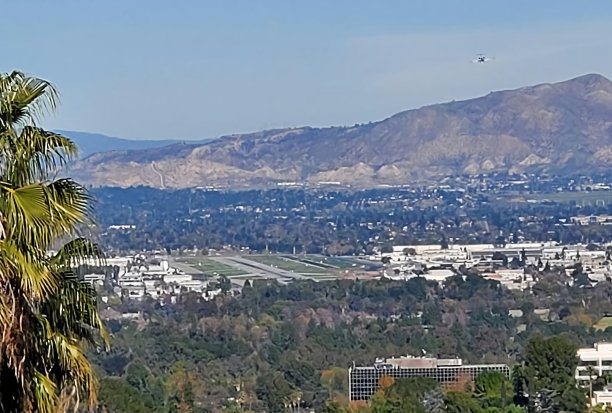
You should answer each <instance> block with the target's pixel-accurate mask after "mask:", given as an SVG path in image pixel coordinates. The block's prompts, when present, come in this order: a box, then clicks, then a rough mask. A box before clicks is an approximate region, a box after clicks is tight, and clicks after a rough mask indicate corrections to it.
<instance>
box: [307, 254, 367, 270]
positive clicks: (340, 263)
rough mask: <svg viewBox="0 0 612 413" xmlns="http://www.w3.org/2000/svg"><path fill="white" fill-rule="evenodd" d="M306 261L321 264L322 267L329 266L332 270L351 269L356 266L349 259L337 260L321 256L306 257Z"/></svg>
mask: <svg viewBox="0 0 612 413" xmlns="http://www.w3.org/2000/svg"><path fill="white" fill-rule="evenodd" d="M306 259H307V260H310V261H313V262H317V263H318V262H321V261H322V262H323V265H329V266H331V267H334V268H352V267H355V266H356V265H353V264H355V262H352V261H351V260H350V259H345V258H337V257H324V256H322V255H307V256H306Z"/></svg>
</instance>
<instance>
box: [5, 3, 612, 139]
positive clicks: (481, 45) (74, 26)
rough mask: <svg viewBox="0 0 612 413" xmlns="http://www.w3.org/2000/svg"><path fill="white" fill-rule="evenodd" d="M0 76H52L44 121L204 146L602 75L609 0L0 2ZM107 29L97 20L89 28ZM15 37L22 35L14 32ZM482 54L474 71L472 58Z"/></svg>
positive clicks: (611, 72)
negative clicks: (207, 141) (1, 18)
mask: <svg viewBox="0 0 612 413" xmlns="http://www.w3.org/2000/svg"><path fill="white" fill-rule="evenodd" d="M5 9H6V11H7V15H14V16H23V15H27V16H28V18H29V19H32V20H34V21H37V22H38V24H36V25H32V27H28V29H27V30H25V31H23V32H20V30H22V29H21V26H23V22H22V20H21V19H19V18H15V19H8V20H7V22H6V23H5V24H4V25H3V26H2V28H0V33H2V35H3V37H4V38H5V39H10V40H11V41H10V42H8V44H7V45H6V49H5V52H7V53H8V56H7V58H6V59H5V61H6V62H10V64H11V66H9V67H7V66H3V67H2V68H1V70H2V71H10V70H13V69H20V70H23V71H26V72H28V73H30V74H33V75H36V76H39V77H42V78H45V79H48V80H50V81H52V82H53V83H55V84H56V86H57V87H58V88H59V90H60V92H61V95H62V104H61V106H60V109H59V112H58V113H57V115H56V116H54V117H52V118H50V119H49V120H47V121H46V122H45V123H44V126H46V127H48V128H52V129H63V130H74V131H83V132H90V133H100V134H104V135H107V136H116V137H122V138H129V139H181V140H190V139H204V138H215V137H218V136H222V135H227V134H233V133H242V132H252V131H258V130H262V129H274V128H283V127H300V126H313V127H322V126H323V127H324V126H342V125H352V124H355V123H367V122H369V121H378V120H381V119H384V118H386V117H388V116H390V115H392V114H394V113H397V112H400V111H403V110H408V109H415V108H418V107H421V106H425V105H429V104H435V103H442V102H446V101H451V100H464V99H469V98H472V97H477V96H481V95H484V94H487V93H489V92H491V91H495V90H504V89H513V88H517V87H522V86H529V85H533V84H538V83H552V82H557V81H563V80H567V79H570V78H574V77H577V76H580V75H583V74H587V73H598V74H602V75H604V76H606V77H608V78H611V77H612V56H610V55H609V54H608V53H606V50H607V49H608V48H609V45H608V44H609V40H608V39H609V38H612V24H610V23H611V22H612V3H610V2H606V1H593V2H589V3H588V7H587V4H584V3H576V2H571V1H559V2H555V3H554V6H553V5H551V4H550V3H547V4H540V3H538V4H532V2H529V1H526V0H521V1H513V2H503V3H502V2H496V3H494V4H492V3H491V2H487V1H485V0H474V1H470V2H469V7H468V6H466V5H465V3H462V4H456V3H451V2H448V1H446V2H445V1H412V2H399V1H390V2H388V3H385V4H384V5H382V4H380V3H372V2H366V1H348V0H342V1H337V2H333V3H330V2H324V1H321V0H316V1H312V2H309V3H307V4H291V5H290V4H287V3H285V2H281V1H280V0H274V1H273V0H268V1H262V2H258V3H255V4H253V3H252V2H247V1H246V0H242V1H240V0H239V1H235V2H232V3H231V7H230V6H229V5H228V3H227V2H222V1H203V2H196V1H184V2H181V3H179V4H178V5H174V6H173V7H170V6H169V5H168V4H167V3H165V2H160V1H151V2H147V3H143V2H129V3H126V2H119V1H117V0H112V1H107V2H104V3H95V4H94V3H83V2H78V1H76V0H72V1H67V0H65V1H58V2H54V3H53V4H47V3H43V4H37V5H36V7H32V6H31V5H29V4H25V3H10V4H8V5H7V6H6V7H5ZM100 22H104V23H100ZM15 33H19V36H16V35H15ZM478 53H485V54H488V55H490V56H492V57H494V58H495V59H494V60H493V61H491V62H489V63H486V64H474V63H472V62H471V60H472V59H473V58H474V57H475V56H476V55H477V54H478Z"/></svg>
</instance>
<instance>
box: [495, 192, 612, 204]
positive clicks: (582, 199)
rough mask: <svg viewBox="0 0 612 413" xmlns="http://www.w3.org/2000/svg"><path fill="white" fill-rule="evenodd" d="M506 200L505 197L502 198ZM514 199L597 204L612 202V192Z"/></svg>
mask: <svg viewBox="0 0 612 413" xmlns="http://www.w3.org/2000/svg"><path fill="white" fill-rule="evenodd" d="M502 198H505V197H502ZM512 198H522V199H524V200H525V201H527V200H531V199H532V200H535V201H538V202H543V201H552V202H577V203H579V204H581V203H584V204H597V203H605V204H608V203H610V202H612V191H609V190H602V191H591V192H549V193H541V194H525V195H521V196H517V197H512Z"/></svg>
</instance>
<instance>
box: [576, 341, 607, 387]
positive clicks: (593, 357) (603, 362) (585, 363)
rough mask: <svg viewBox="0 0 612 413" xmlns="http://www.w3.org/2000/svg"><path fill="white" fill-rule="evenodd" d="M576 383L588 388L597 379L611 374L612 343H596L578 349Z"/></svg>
mask: <svg viewBox="0 0 612 413" xmlns="http://www.w3.org/2000/svg"><path fill="white" fill-rule="evenodd" d="M578 358H579V360H580V361H579V362H578V367H577V368H576V381H577V382H578V384H579V385H581V386H588V385H589V382H590V381H591V380H593V379H595V378H597V377H601V376H604V375H608V374H611V373H612V343H596V344H595V345H594V346H593V347H590V348H581V349H578Z"/></svg>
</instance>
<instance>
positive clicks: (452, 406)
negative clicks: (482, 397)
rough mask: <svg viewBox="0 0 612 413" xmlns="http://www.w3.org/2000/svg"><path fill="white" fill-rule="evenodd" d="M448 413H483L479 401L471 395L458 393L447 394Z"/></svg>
mask: <svg viewBox="0 0 612 413" xmlns="http://www.w3.org/2000/svg"><path fill="white" fill-rule="evenodd" d="M445 402H446V411H447V412H448V413H483V412H484V410H483V409H482V407H480V404H479V403H478V400H476V399H475V398H474V397H472V395H471V394H468V393H464V392H457V391H450V392H448V393H446V399H445Z"/></svg>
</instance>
